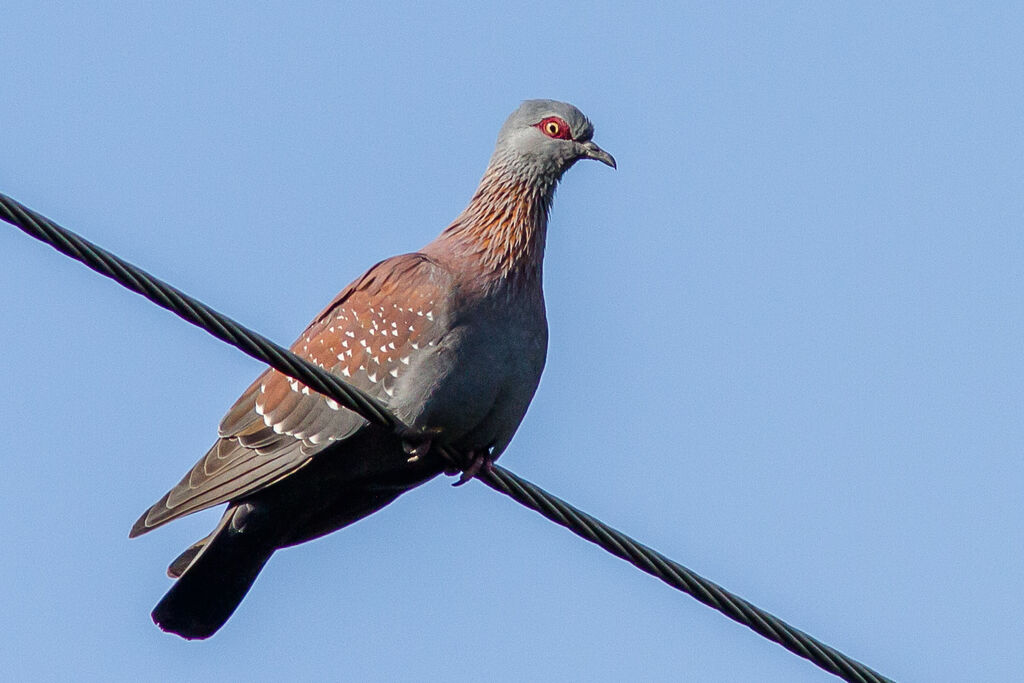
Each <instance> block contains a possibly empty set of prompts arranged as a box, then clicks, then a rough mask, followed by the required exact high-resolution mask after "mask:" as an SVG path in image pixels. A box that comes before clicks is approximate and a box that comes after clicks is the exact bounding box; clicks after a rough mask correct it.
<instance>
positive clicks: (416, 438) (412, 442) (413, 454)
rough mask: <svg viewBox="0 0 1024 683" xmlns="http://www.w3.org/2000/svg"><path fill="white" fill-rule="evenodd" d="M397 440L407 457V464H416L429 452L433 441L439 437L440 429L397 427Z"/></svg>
mask: <svg viewBox="0 0 1024 683" xmlns="http://www.w3.org/2000/svg"><path fill="white" fill-rule="evenodd" d="M396 433H397V434H398V438H400V439H401V440H402V450H403V451H405V453H406V455H408V456H409V460H408V461H409V462H416V461H417V460H419V459H420V458H421V457H422V456H424V455H426V454H427V453H429V452H430V449H431V447H432V446H433V445H434V441H435V440H437V438H438V437H439V436H440V435H441V428H440V427H427V428H425V429H416V428H415V427H399V428H398V429H397V430H396Z"/></svg>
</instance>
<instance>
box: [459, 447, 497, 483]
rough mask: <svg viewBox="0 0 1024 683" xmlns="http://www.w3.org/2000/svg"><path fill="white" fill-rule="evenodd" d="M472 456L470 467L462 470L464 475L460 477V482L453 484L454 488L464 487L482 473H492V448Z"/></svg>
mask: <svg viewBox="0 0 1024 683" xmlns="http://www.w3.org/2000/svg"><path fill="white" fill-rule="evenodd" d="M471 455H472V458H473V459H472V460H470V461H469V466H468V467H467V468H466V469H464V470H462V475H461V476H459V480H458V481H457V482H455V483H454V484H452V486H462V485H463V484H465V483H466V482H467V481H469V480H470V479H472V478H474V477H476V476H477V475H478V474H480V473H481V472H490V471H491V467H492V466H493V465H494V454H493V453H492V452H491V449H490V448H485V449H484V450H482V451H476V452H474V453H472V454H471ZM453 474H454V472H453Z"/></svg>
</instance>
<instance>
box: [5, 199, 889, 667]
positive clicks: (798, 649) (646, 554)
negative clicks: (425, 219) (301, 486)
mask: <svg viewBox="0 0 1024 683" xmlns="http://www.w3.org/2000/svg"><path fill="white" fill-rule="evenodd" d="M0 218H2V219H3V220H5V221H7V222H8V223H10V224H12V225H14V226H15V227H17V228H19V229H21V230H22V231H23V232H25V233H27V234H29V235H31V236H32V237H35V238H36V239H38V240H40V241H43V242H46V243H47V244H49V245H50V246H52V247H54V248H55V249H57V250H58V251H60V252H62V253H64V254H66V255H68V256H70V257H71V258H73V259H75V260H77V261H81V262H82V263H84V264H85V265H87V266H89V267H90V268H92V269H93V270H95V271H96V272H98V273H100V274H101V275H105V276H106V277H109V278H110V279H112V280H114V281H115V282H117V283H119V284H121V285H122V286H124V287H127V288H128V289H130V290H132V291H134V292H136V293H138V294H141V295H142V296H144V297H146V298H147V299H149V300H150V301H152V302H153V303H155V304H157V305H158V306H160V307H162V308H165V309H167V310H168V311H171V312H172V313H174V314H175V315H177V316H178V317H180V318H182V319H183V320H186V321H187V322H190V323H192V324H193V325H196V326H197V327H200V328H202V329H203V330H206V331H207V332H209V333H210V334H212V335H213V336H215V337H217V338H218V339H220V340H222V341H224V342H227V343H228V344H231V345H232V346H234V347H235V348H237V349H239V350H241V351H242V352H243V353H245V354H246V355H248V356H251V357H252V358H255V359H256V360H259V361H261V362H263V363H266V364H267V365H270V366H271V367H273V368H274V369H275V370H278V371H279V372H282V373H283V374H285V375H288V376H289V377H291V378H293V379H296V380H298V381H300V382H302V383H303V384H305V385H306V386H308V387H309V388H310V389H312V390H314V391H317V392H318V393H320V394H323V395H324V396H328V397H330V398H332V399H334V400H335V401H337V402H338V403H340V404H342V405H344V406H345V407H347V408H349V409H351V410H353V411H355V412H356V413H358V414H359V415H361V416H363V417H364V418H366V419H367V420H369V421H371V422H374V423H376V424H379V425H382V426H385V427H388V428H390V429H396V430H408V429H409V428H408V427H407V426H406V425H403V424H402V423H401V422H400V421H399V420H398V419H397V418H396V417H395V416H394V415H392V414H391V413H390V412H389V411H388V409H387V407H386V406H385V405H384V404H383V403H381V402H380V401H378V400H377V399H375V398H374V397H372V396H369V395H368V394H366V393H364V392H362V391H360V390H359V389H357V388H356V387H353V386H351V385H349V384H346V383H345V382H343V381H342V380H340V379H339V378H337V377H335V376H334V375H332V374H330V373H329V372H327V371H325V370H323V369H321V368H319V367H317V366H315V365H313V364H312V363H309V362H308V361H306V360H303V359H302V358H299V357H298V356H296V355H295V354H293V353H292V352H291V351H289V350H288V349H285V348H283V347H281V346H279V345H277V344H275V343H274V342H272V341H270V340H269V339H267V338H266V337H263V336H262V335H260V334H258V333H256V332H253V331H252V330H250V329H248V328H246V327H244V326H242V325H240V324H238V323H237V322H235V321H234V320H232V319H231V318H228V317H227V316H225V315H223V314H221V313H218V312H216V311H214V310H213V309H211V308H209V307H208V306H206V305H205V304H203V303H202V302H200V301H197V300H196V299H193V298H192V297H190V296H188V295H187V294H185V293H183V292H181V291H179V290H177V289H175V288H174V287H171V286H170V285H168V284H167V283H165V282H162V281H161V280H158V279H156V278H154V277H153V276H151V275H149V274H148V273H146V272H145V271H143V270H141V269H140V268H137V267H135V266H133V265H132V264H130V263H128V262H127V261H124V260H122V259H120V258H118V257H117V256H114V255H113V254H111V253H110V252H108V251H106V250H105V249H102V248H100V247H98V246H96V245H95V244H92V243H91V242H89V241H87V240H85V239H83V238H82V237H80V236H78V235H76V234H75V233H73V232H71V231H70V230H67V229H65V228H62V227H61V226H59V225H57V224H56V223H53V222H52V221H50V220H49V219H47V218H46V217H45V216H42V215H40V214H38V213H36V212H35V211H32V210H31V209H29V208H27V207H25V206H23V205H22V204H20V203H18V202H16V201H15V200H13V199H11V198H10V197H8V196H6V195H4V194H0ZM441 450H442V453H443V454H444V455H445V456H446V457H448V458H449V459H451V460H453V461H455V462H457V463H468V459H467V458H466V457H465V456H464V455H463V454H461V453H458V452H455V451H453V450H452V449H450V448H442V449H441ZM476 478H477V479H480V480H482V481H483V482H484V483H485V484H487V485H488V486H490V487H491V488H492V489H494V490H495V491H499V492H501V493H504V494H505V495H506V496H508V497H510V498H512V499H513V500H515V501H516V502H518V503H520V504H522V505H524V506H526V507H528V508H531V509H533V510H536V511H537V512H539V513H540V514H542V515H544V516H545V517H547V518H548V519H550V520H551V521H553V522H555V523H556V524H560V525H562V526H564V527H565V528H567V529H569V530H570V531H572V532H573V533H574V534H576V535H577V536H579V537H581V538H583V539H585V540H587V541H590V542H591V543H594V544H596V545H598V546H600V547H601V548H604V549H605V550H607V551H608V552H610V553H611V554H613V555H615V556H616V557H620V558H622V559H623V560H626V561H627V562H629V563H630V564H633V565H634V566H636V567H637V568H639V569H641V570H643V571H645V572H647V573H648V574H650V575H652V576H655V577H657V578H659V579H661V580H662V581H664V582H665V583H667V584H668V585H670V586H672V587H673V588H676V589H678V590H681V591H683V592H684V593H689V594H690V595H692V596H693V597H694V598H696V599H697V600H699V601H700V602H702V603H704V604H705V605H707V606H708V607H712V608H714V609H716V610H718V611H719V612H721V613H722V614H724V615H726V616H727V617H729V618H730V619H732V620H734V621H737V622H739V623H741V624H743V625H744V626H746V627H748V628H750V629H752V630H753V631H755V632H756V633H758V634H760V635H762V636H764V637H765V638H768V639H769V640H772V641H774V642H776V643H778V644H779V645H782V646H783V647H784V648H786V649H787V650H789V651H790V652H792V653H794V654H797V655H799V656H801V657H803V658H805V659H807V660H809V661H811V662H812V663H814V664H815V665H816V666H818V667H820V668H822V669H824V670H825V671H828V672H829V673H832V674H835V675H836V676H839V677H840V678H843V679H844V680H847V681H856V682H857V683H882V682H888V683H891V680H890V679H888V678H886V677H885V676H882V675H881V674H879V673H877V672H875V671H873V670H872V669H870V668H868V667H867V666H865V665H864V664H861V663H860V662H858V661H856V660H854V659H851V658H850V657H847V656H846V655H844V654H843V653H841V652H839V651H838V650H835V649H833V648H831V647H829V646H828V645H826V644H824V643H822V642H821V641H819V640H817V639H816V638H813V637H812V636H809V635H807V634H806V633H804V632H803V631H800V630H799V629H796V628H794V627H792V626H790V625H789V624H787V623H786V622H784V621H782V620H781V619H779V618H777V617H775V616H773V615H771V614H769V613H768V612H765V611H764V610H762V609H760V608H758V607H756V606H754V605H752V604H750V603H749V602H747V601H746V600H744V599H743V598H740V597H739V596H736V595H733V594H732V593H730V592H729V591H727V590H725V589H724V588H722V587H721V586H719V585H717V584H715V583H713V582H712V581H709V580H707V579H705V578H703V577H701V576H699V575H697V574H695V573H693V572H692V571H690V570H689V569H687V568H686V567H684V566H682V565H681V564H678V563H676V562H673V561H672V560H670V559H668V558H667V557H665V556H664V555H662V554H661V553H659V552H657V551H655V550H652V549H651V548H648V547H647V546H645V545H642V544H640V543H637V542H636V541H634V540H633V539H632V538H630V537H629V536H626V535H625V534H623V533H622V532H620V531H617V530H615V529H613V528H611V527H609V526H607V525H606V524H604V523H602V522H600V521H598V520H596V519H594V518H593V517H591V516H590V515H588V514H586V513H585V512H583V511H581V510H578V509H576V508H574V507H573V506H572V505H569V504H568V503H566V502H565V501H563V500H561V499H559V498H557V497H556V496H553V495H551V494H550V493H548V492H547V491H545V490H544V489H542V488H540V487H538V486H535V485H534V484H531V483H530V482H528V481H526V480H525V479H521V478H519V477H518V476H517V475H515V474H513V473H512V472H510V471H508V470H507V469H505V468H503V467H500V466H498V465H494V466H493V467H492V468H491V469H490V470H487V469H486V468H485V469H484V470H483V471H481V472H480V473H479V474H478V475H477V477H476Z"/></svg>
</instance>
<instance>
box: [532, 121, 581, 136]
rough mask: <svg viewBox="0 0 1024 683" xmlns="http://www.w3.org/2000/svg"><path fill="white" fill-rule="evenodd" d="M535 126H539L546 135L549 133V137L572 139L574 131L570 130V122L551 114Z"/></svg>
mask: <svg viewBox="0 0 1024 683" xmlns="http://www.w3.org/2000/svg"><path fill="white" fill-rule="evenodd" d="M535 127H536V128H539V129H540V132H542V133H544V135H547V136H548V137H549V138H553V139H555V140H572V131H570V130H569V124H568V123H566V122H565V121H564V120H562V119H560V118H558V117H557V116H549V117H547V118H546V119H543V120H542V121H541V122H540V123H538V124H536V126H535Z"/></svg>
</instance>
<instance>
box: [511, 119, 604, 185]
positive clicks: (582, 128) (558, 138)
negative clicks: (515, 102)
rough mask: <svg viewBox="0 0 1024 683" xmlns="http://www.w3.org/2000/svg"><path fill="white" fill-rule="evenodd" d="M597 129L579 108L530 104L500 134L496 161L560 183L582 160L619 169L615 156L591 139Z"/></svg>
mask: <svg viewBox="0 0 1024 683" xmlns="http://www.w3.org/2000/svg"><path fill="white" fill-rule="evenodd" d="M593 136H594V126H593V124H591V123H590V120H589V119H587V117H586V116H584V115H583V112H581V111H580V110H579V109H577V108H576V107H574V106H572V105H571V104H568V103H566V102H557V101H555V100H526V101H525V102H523V103H522V104H521V105H520V106H519V108H518V109H516V110H515V111H514V112H512V115H511V116H509V117H508V120H507V121H505V125H504V126H502V127H501V132H499V133H498V143H497V145H496V147H495V150H494V156H495V160H496V161H497V160H500V161H502V162H504V163H505V164H512V165H514V166H518V167H520V168H517V169H516V170H519V171H522V172H526V173H528V174H532V175H536V176H539V177H544V178H553V179H554V180H557V179H558V178H559V177H561V175H562V173H564V172H565V171H566V170H567V169H568V168H569V167H570V166H572V165H573V164H574V163H576V162H577V161H579V160H580V159H596V160H597V161H600V162H603V163H605V164H608V165H609V166H611V167H612V168H615V159H614V158H613V157H612V155H611V154H609V153H608V152H606V151H604V150H603V149H601V148H600V147H598V146H597V145H596V144H595V143H594V141H593V140H592V139H591V138H593Z"/></svg>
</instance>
